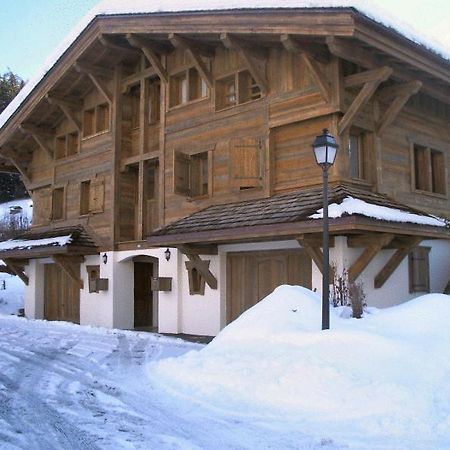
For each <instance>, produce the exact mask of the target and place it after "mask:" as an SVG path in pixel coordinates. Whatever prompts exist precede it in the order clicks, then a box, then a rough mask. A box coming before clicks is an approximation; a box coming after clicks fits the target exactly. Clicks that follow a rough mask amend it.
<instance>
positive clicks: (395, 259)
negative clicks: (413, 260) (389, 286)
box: [374, 237, 422, 289]
mask: <svg viewBox="0 0 450 450" xmlns="http://www.w3.org/2000/svg"><path fill="white" fill-rule="evenodd" d="M421 241H422V238H421V237H413V238H411V239H410V240H409V242H408V244H406V245H405V246H404V247H401V248H399V249H397V251H396V252H395V253H394V254H393V255H392V256H391V258H390V259H389V261H388V262H387V263H386V264H385V265H384V267H383V268H382V269H381V270H380V271H379V272H378V274H377V275H376V276H375V280H374V286H375V289H379V288H381V287H382V286H383V285H384V283H386V281H387V280H388V279H389V277H390V276H391V275H392V274H393V273H394V271H395V269H396V268H397V267H398V266H399V265H400V263H401V262H402V261H403V260H404V259H405V258H406V256H408V254H409V252H410V251H411V249H413V248H414V247H416V246H417V245H419V244H420V242H421Z"/></svg>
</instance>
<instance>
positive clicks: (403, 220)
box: [147, 185, 450, 246]
mask: <svg viewBox="0 0 450 450" xmlns="http://www.w3.org/2000/svg"><path fill="white" fill-rule="evenodd" d="M346 199H353V200H355V199H356V200H359V201H360V202H363V204H365V205H366V206H367V207H366V208H365V209H366V210H367V209H369V210H370V209H373V210H374V211H376V210H377V208H378V210H379V211H385V212H386V211H387V212H390V213H391V214H390V216H391V217H389V214H384V215H383V214H370V211H369V213H368V212H367V211H362V210H361V211H359V210H356V211H355V210H352V209H351V208H350V209H349V210H346V209H345V208H343V211H342V214H341V216H340V217H336V218H330V232H331V233H332V234H349V233H355V232H358V231H377V232H390V233H394V234H399V235H416V236H423V237H424V238H447V239H450V231H449V230H448V229H447V228H446V227H445V223H444V222H443V221H441V220H440V219H436V218H435V217H433V216H431V215H429V214H426V213H425V212H423V211H419V210H416V209H414V208H411V207H409V206H406V205H403V204H401V203H398V202H396V201H394V200H392V199H390V198H389V197H387V196H385V195H382V194H377V193H374V192H371V191H367V190H363V189H360V188H357V187H354V186H348V185H337V186H333V187H330V189H329V203H330V205H331V204H336V205H337V206H341V205H343V204H344V203H343V202H344V200H346ZM321 208H322V188H321V187H316V188H308V189H303V190H301V191H296V192H290V193H286V194H278V195H274V196H272V197H269V198H262V199H257V200H247V201H241V202H237V203H229V204H226V205H215V206H210V207H208V208H206V209H204V210H202V211H198V212H196V213H194V214H192V215H190V216H188V217H185V218H183V219H180V220H178V221H176V222H174V223H172V224H169V225H167V226H166V227H164V228H161V229H159V230H157V231H155V232H154V233H152V234H151V235H150V236H148V237H147V241H148V242H149V243H150V244H153V245H161V246H165V245H175V246H176V245H179V244H183V243H194V242H196V243H215V242H237V241H250V240H267V239H286V238H296V237H298V236H299V235H300V234H305V233H318V232H320V231H321V229H322V219H321V218H320V217H321V216H320V214H317V212H318V211H319V210H320V209H321ZM363 209H364V208H363ZM396 215H397V216H398V220H396V219H397V218H396V217H395V216H396ZM318 216H320V217H318ZM314 217H318V218H314Z"/></svg>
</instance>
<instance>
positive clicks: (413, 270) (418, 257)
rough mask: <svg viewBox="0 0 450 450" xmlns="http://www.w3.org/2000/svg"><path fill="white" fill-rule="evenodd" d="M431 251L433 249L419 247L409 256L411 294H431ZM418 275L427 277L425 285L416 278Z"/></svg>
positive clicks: (424, 281)
mask: <svg viewBox="0 0 450 450" xmlns="http://www.w3.org/2000/svg"><path fill="white" fill-rule="evenodd" d="M430 251H431V247H423V246H418V247H415V248H413V249H412V250H411V251H410V252H409V255H408V278H409V293H410V294H415V293H423V292H430ZM417 274H421V275H422V276H425V278H424V280H423V283H422V284H421V280H418V279H417V278H416V276H417Z"/></svg>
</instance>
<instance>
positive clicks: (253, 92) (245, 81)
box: [216, 70, 262, 110]
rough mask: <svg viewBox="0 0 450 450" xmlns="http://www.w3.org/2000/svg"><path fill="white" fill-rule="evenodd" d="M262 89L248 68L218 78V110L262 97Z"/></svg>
mask: <svg viewBox="0 0 450 450" xmlns="http://www.w3.org/2000/svg"><path fill="white" fill-rule="evenodd" d="M261 95H262V94H261V89H260V87H259V86H258V84H257V83H256V81H255V79H254V78H253V77H252V76H251V74H250V72H249V71H248V70H242V71H240V72H236V73H234V74H232V75H228V76H226V77H224V78H220V79H218V80H216V110H221V109H225V108H228V107H231V106H236V105H238V104H242V103H247V102H251V101H252V100H257V99H259V98H261Z"/></svg>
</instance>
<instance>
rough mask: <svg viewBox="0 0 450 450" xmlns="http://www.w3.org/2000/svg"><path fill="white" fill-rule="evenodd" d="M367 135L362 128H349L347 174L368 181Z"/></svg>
mask: <svg viewBox="0 0 450 450" xmlns="http://www.w3.org/2000/svg"><path fill="white" fill-rule="evenodd" d="M368 140H369V139H368V135H367V133H365V132H364V131H362V130H359V129H353V128H352V129H351V130H350V134H349V136H348V148H347V150H348V163H349V176H350V178H356V179H359V180H366V181H369V173H368V172H369V171H368V167H369V164H368V155H369V152H368V149H367V147H368Z"/></svg>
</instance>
